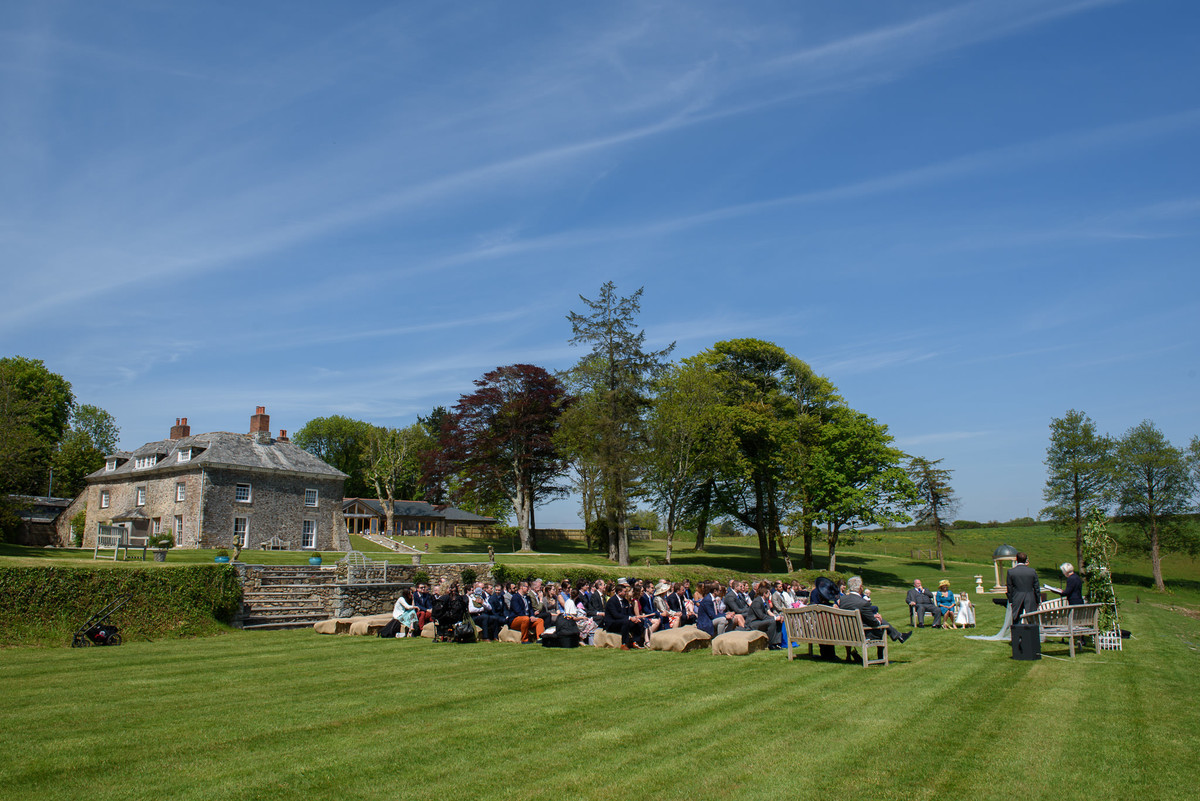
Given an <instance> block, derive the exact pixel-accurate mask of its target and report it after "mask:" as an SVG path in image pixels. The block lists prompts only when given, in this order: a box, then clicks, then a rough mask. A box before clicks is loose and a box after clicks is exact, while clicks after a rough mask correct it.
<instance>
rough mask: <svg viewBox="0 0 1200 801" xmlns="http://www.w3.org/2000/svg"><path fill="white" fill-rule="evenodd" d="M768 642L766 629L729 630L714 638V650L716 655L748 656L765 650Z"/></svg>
mask: <svg viewBox="0 0 1200 801" xmlns="http://www.w3.org/2000/svg"><path fill="white" fill-rule="evenodd" d="M768 644H769V643H768V642H767V633H766V632H765V631H727V632H725V633H724V634H718V635H717V636H716V637H714V638H713V641H712V652H713V654H714V655H717V654H721V655H724V656H746V655H747V654H752V653H754V652H755V651H765V650H766V649H767V645H768Z"/></svg>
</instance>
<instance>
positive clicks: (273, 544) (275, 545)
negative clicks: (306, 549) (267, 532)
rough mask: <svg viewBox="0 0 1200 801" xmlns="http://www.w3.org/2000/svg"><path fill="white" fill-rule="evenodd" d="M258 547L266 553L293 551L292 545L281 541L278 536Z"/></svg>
mask: <svg viewBox="0 0 1200 801" xmlns="http://www.w3.org/2000/svg"><path fill="white" fill-rule="evenodd" d="M258 547H259V548H262V549H263V550H264V551H290V550H291V549H292V543H291V542H289V541H288V540H281V539H279V535H278V534H276V535H275V536H274V537H271V539H269V540H267V541H266V542H264V543H263V544H262V545H259V546H258Z"/></svg>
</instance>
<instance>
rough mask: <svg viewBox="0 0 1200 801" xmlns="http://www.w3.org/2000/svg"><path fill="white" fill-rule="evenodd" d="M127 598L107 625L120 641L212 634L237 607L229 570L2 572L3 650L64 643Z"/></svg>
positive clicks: (238, 594) (238, 592)
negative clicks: (117, 629)
mask: <svg viewBox="0 0 1200 801" xmlns="http://www.w3.org/2000/svg"><path fill="white" fill-rule="evenodd" d="M126 595H128V596H130V598H129V601H128V602H126V604H125V605H124V606H122V607H121V609H120V610H118V611H117V612H116V613H115V614H114V615H113V617H112V618H111V620H112V622H113V623H114V624H115V625H117V626H120V627H121V629H122V633H123V634H124V635H125V639H126V640H127V641H128V640H130V639H134V638H141V639H149V638H151V637H160V636H166V635H174V636H193V635H197V634H206V633H211V632H213V631H216V630H218V629H219V628H220V624H221V623H228V622H229V621H231V620H232V619H233V616H234V615H235V614H236V613H237V611H238V609H239V608H240V606H241V601H242V585H241V581H240V580H239V579H238V574H237V570H236V569H234V568H233V567H232V566H230V565H188V566H181V567H173V568H169V569H162V568H159V569H154V568H149V567H147V568H111V567H41V566H39V567H5V568H0V644H4V645H13V644H30V643H42V644H60V643H61V644H63V645H65V644H66V643H67V642H68V641H69V640H70V637H71V633H72V632H73V631H75V630H76V629H77V628H79V626H81V625H83V622H84V621H85V620H87V619H88V618H89V617H90V616H92V615H93V614H95V613H97V612H99V611H100V610H101V609H103V608H104V607H106V606H108V605H109V604H111V603H112V602H113V601H115V600H117V599H119V598H123V597H125V596H126Z"/></svg>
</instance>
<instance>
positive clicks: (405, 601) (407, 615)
mask: <svg viewBox="0 0 1200 801" xmlns="http://www.w3.org/2000/svg"><path fill="white" fill-rule="evenodd" d="M392 619H393V620H395V621H396V625H395V627H394V628H396V629H397V631H396V634H395V636H396V637H409V636H412V634H413V627H414V626H416V625H417V607H416V606H415V605H414V604H413V591H412V588H411V587H405V588H404V591H403V592H401V593H400V597H399V598H397V599H396V605H395V606H394V607H392Z"/></svg>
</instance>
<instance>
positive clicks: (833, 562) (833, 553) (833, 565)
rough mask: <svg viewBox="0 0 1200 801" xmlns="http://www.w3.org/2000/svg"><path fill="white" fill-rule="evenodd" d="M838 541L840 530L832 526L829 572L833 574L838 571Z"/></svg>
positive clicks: (830, 532)
mask: <svg viewBox="0 0 1200 801" xmlns="http://www.w3.org/2000/svg"><path fill="white" fill-rule="evenodd" d="M837 541H838V529H837V527H835V526H831V527H830V530H829V570H830V572H833V571H834V570H837Z"/></svg>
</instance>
